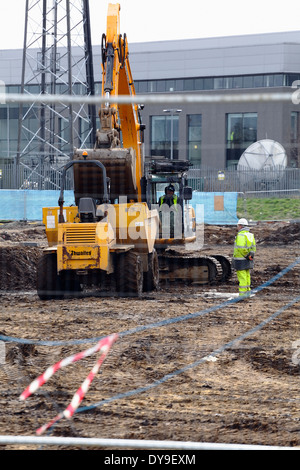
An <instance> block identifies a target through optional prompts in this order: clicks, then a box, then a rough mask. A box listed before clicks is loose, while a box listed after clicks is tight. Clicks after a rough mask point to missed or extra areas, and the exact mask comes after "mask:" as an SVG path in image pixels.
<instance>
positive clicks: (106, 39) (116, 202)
mask: <svg viewBox="0 0 300 470" xmlns="http://www.w3.org/2000/svg"><path fill="white" fill-rule="evenodd" d="M119 12H120V5H119V4H109V6H108V15H107V31H106V35H103V37H102V73H103V80H102V96H103V97H105V98H107V99H108V101H107V102H106V103H104V104H102V106H101V109H100V111H99V118H100V129H99V130H98V131H97V135H96V142H95V146H94V148H93V149H77V150H76V151H75V152H74V157H73V159H72V160H71V161H70V162H69V163H68V164H67V165H66V166H65V167H64V169H63V174H62V185H61V191H60V196H59V200H58V207H50V208H43V223H44V224H45V227H46V235H47V239H48V247H47V249H46V250H45V251H44V253H43V256H42V257H41V259H40V261H39V263H38V272H37V292H38V295H39V297H40V298H41V299H44V300H47V299H52V298H61V297H63V296H64V295H65V294H68V293H74V292H76V291H79V290H80V289H81V288H82V286H83V285H86V286H98V287H100V286H101V287H102V286H103V285H108V286H109V288H110V289H111V288H112V287H114V288H115V291H116V292H117V293H119V294H121V295H125V296H128V295H134V296H139V295H141V293H142V291H143V290H148V291H150V290H153V289H156V288H157V286H158V283H159V267H158V256H157V252H156V249H155V239H156V234H157V231H158V226H159V217H158V211H157V210H155V209H153V210H151V209H150V208H149V207H148V204H147V203H146V202H145V201H143V200H142V199H143V197H142V194H143V190H142V184H143V183H142V182H143V177H144V157H143V153H142V141H143V136H142V133H143V126H142V125H141V123H140V120H139V109H138V106H137V105H132V104H122V105H120V106H117V104H113V100H109V98H113V97H114V96H118V95H128V96H132V95H135V89H134V84H133V80H132V74H131V69H130V64H129V59H128V43H127V39H126V35H124V37H122V35H121V34H120V14H119ZM121 138H122V143H123V145H121ZM69 171H73V178H74V196H75V206H70V207H65V206H64V189H65V181H66V178H67V174H68V172H69Z"/></svg>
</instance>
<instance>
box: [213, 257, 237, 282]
mask: <svg viewBox="0 0 300 470" xmlns="http://www.w3.org/2000/svg"><path fill="white" fill-rule="evenodd" d="M211 256H212V257H213V258H215V259H216V260H217V261H218V262H219V263H220V264H221V267H222V275H221V279H220V282H226V281H227V280H228V279H230V278H231V276H232V267H231V259H230V258H229V257H228V256H225V255H211Z"/></svg>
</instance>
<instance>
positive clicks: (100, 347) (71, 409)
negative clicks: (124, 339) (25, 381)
mask: <svg viewBox="0 0 300 470" xmlns="http://www.w3.org/2000/svg"><path fill="white" fill-rule="evenodd" d="M117 338H118V335H117V334H113V335H110V336H107V337H105V338H103V339H101V340H100V341H99V342H98V343H97V344H96V345H95V346H93V347H92V348H89V349H86V350H85V351H82V352H80V353H77V354H74V355H73V356H69V357H67V358H65V359H62V360H61V361H59V362H57V363H56V364H54V365H53V366H51V367H48V369H47V370H46V371H45V372H44V373H43V374H42V375H40V376H39V377H38V378H37V379H35V380H34V381H33V382H32V383H31V384H30V385H29V386H28V387H27V388H26V389H25V390H24V392H23V393H22V394H21V395H20V400H26V398H28V397H29V396H30V395H31V394H32V393H34V392H35V391H36V390H38V388H40V387H41V386H42V385H43V384H44V383H46V382H47V381H48V380H49V379H50V377H52V375H53V374H55V372H57V371H58V370H59V369H61V368H62V367H65V366H67V365H69V364H72V363H74V362H77V361H79V360H80V359H83V358H85V357H87V356H90V355H91V354H93V353H95V352H98V351H100V352H101V353H102V354H101V356H100V358H99V359H98V360H97V362H96V363H95V365H94V367H93V368H92V370H91V371H90V373H89V375H88V376H87V378H86V379H85V380H84V381H83V383H82V384H81V386H80V387H79V389H78V390H77V392H76V393H75V395H74V396H73V398H72V401H71V403H70V404H69V406H68V407H67V408H66V409H65V410H64V411H63V412H62V413H59V414H58V415H57V416H56V417H55V418H53V419H52V420H51V421H50V422H49V423H48V424H45V425H44V426H42V427H40V428H39V429H38V430H37V431H36V433H37V434H38V435H41V434H42V433H43V432H45V431H46V430H47V429H49V428H50V427H51V426H53V424H55V423H56V422H57V421H58V420H59V419H61V418H63V417H65V418H71V417H72V416H73V414H74V413H75V411H76V409H77V408H78V406H79V405H80V403H81V402H82V400H83V398H84V396H85V394H86V393H87V391H88V389H89V386H90V384H91V383H92V381H93V379H94V377H95V376H96V374H97V373H98V371H99V369H100V367H101V365H102V363H103V361H104V359H105V357H106V356H107V354H108V352H109V350H110V348H111V346H112V345H113V343H114V342H115V341H116V340H117Z"/></svg>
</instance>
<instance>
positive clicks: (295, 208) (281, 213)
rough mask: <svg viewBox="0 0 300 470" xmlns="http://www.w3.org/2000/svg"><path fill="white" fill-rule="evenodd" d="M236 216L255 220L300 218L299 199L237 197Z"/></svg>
mask: <svg viewBox="0 0 300 470" xmlns="http://www.w3.org/2000/svg"><path fill="white" fill-rule="evenodd" d="M237 216H238V218H240V217H247V218H248V219H249V220H255V221H258V220H288V219H300V199H296V198H295V199H285V198H261V199H260V198H247V199H243V198H238V203H237Z"/></svg>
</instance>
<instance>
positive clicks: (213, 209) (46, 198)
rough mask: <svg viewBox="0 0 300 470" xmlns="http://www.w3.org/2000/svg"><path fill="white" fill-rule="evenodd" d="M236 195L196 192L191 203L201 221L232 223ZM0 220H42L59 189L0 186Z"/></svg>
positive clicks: (70, 198)
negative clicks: (43, 212) (45, 210)
mask: <svg viewBox="0 0 300 470" xmlns="http://www.w3.org/2000/svg"><path fill="white" fill-rule="evenodd" d="M237 196H238V193H235V192H232V193H230V192H225V193H221V192H220V193H206V192H198V191H194V192H193V199H192V200H191V201H190V204H191V205H192V206H193V208H194V209H195V212H196V220H197V222H198V223H202V222H204V223H207V224H216V225H230V224H236V222H237V213H236V212H237ZM0 198H1V204H0V220H3V221H8V220H28V221H41V220H42V209H43V207H57V206H58V198H59V191H53V190H42V191H39V190H30V189H28V190H10V189H2V190H0ZM64 199H65V206H69V205H72V204H74V202H75V201H74V193H73V191H72V190H68V191H65V192H64Z"/></svg>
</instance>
